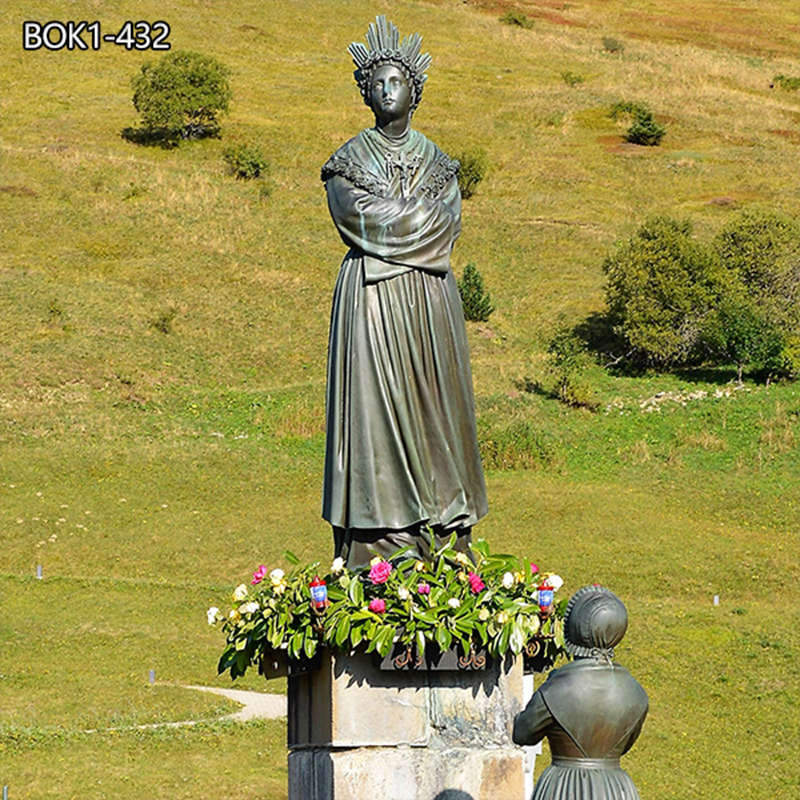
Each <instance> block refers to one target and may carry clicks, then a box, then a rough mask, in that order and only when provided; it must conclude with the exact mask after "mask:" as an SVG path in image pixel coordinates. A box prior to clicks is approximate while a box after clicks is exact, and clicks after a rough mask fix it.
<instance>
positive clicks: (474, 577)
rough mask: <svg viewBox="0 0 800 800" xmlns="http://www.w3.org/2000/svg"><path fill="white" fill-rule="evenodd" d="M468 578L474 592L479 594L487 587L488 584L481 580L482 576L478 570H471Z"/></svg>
mask: <svg viewBox="0 0 800 800" xmlns="http://www.w3.org/2000/svg"><path fill="white" fill-rule="evenodd" d="M467 580H469V588H470V589H471V590H472V594H478V592H482V591H483V590H484V589H485V588H486V584H485V583H484V582H483V581H482V580H481V576H480V575H478V573H477V572H470V574H469V575H467Z"/></svg>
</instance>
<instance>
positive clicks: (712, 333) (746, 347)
mask: <svg viewBox="0 0 800 800" xmlns="http://www.w3.org/2000/svg"><path fill="white" fill-rule="evenodd" d="M703 340H704V342H705V344H706V346H707V348H708V350H709V352H710V354H711V356H712V358H713V360H714V361H716V362H721V363H730V364H734V365H735V366H736V377H737V380H738V381H739V383H741V381H742V373H743V371H744V369H745V368H749V369H756V370H759V371H763V372H766V373H767V374H769V375H779V374H783V373H785V372H786V364H785V359H784V357H783V352H784V347H785V344H786V342H785V337H784V335H783V334H782V333H781V331H780V329H779V328H778V327H777V326H776V325H775V324H774V323H772V322H770V320H768V319H767V318H765V316H764V315H763V314H761V313H760V312H759V310H758V309H757V308H756V307H755V306H754V305H753V303H752V302H749V301H748V298H746V297H745V296H744V295H742V294H740V293H737V292H735V290H731V291H730V293H729V294H728V295H727V296H725V297H723V298H722V300H721V302H720V304H719V306H718V307H717V308H716V309H715V310H714V312H713V313H712V314H710V315H709V318H708V320H707V321H706V324H705V326H704V330H703Z"/></svg>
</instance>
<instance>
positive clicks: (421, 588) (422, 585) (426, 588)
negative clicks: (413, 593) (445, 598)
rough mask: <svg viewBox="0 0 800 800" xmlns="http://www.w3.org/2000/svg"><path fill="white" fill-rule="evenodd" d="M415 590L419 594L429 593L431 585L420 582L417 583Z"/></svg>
mask: <svg viewBox="0 0 800 800" xmlns="http://www.w3.org/2000/svg"><path fill="white" fill-rule="evenodd" d="M417 591H418V592H419V593H420V594H430V593H431V585H430V584H429V583H420V584H418V585H417Z"/></svg>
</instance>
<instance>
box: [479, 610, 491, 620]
mask: <svg viewBox="0 0 800 800" xmlns="http://www.w3.org/2000/svg"><path fill="white" fill-rule="evenodd" d="M489 616H490V614H489V609H488V608H486V607H483V608H481V610H480V611H478V619H479V620H480V621H481V622H486V620H487V619H489Z"/></svg>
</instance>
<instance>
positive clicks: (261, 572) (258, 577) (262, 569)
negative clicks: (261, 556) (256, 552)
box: [250, 564, 267, 586]
mask: <svg viewBox="0 0 800 800" xmlns="http://www.w3.org/2000/svg"><path fill="white" fill-rule="evenodd" d="M266 574H267V568H266V566H265V565H264V564H261V566H259V568H258V569H257V570H256V571H255V572H254V573H253V580H251V581H250V585H251V586H256V585H257V584H259V583H261V581H263V580H264V576H265V575H266Z"/></svg>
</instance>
